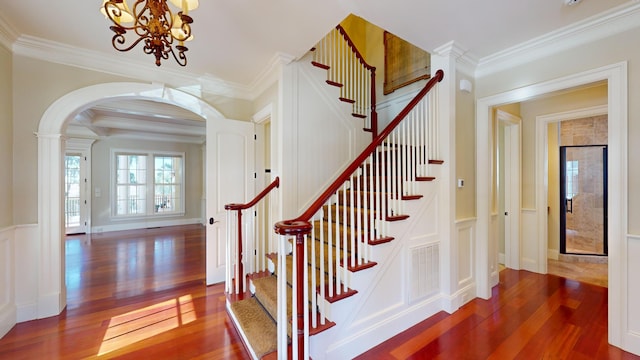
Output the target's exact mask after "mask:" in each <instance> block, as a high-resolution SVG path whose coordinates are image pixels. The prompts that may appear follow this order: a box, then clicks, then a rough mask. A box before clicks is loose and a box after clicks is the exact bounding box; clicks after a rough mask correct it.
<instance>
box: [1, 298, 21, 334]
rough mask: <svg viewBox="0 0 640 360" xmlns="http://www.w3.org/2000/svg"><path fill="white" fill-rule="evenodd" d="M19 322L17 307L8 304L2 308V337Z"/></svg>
mask: <svg viewBox="0 0 640 360" xmlns="http://www.w3.org/2000/svg"><path fill="white" fill-rule="evenodd" d="M16 322H17V315H16V308H15V306H12V305H6V306H4V307H2V308H1V309H0V339H2V337H3V336H5V335H6V334H7V333H8V332H9V330H11V329H12V328H13V326H14V325H15V324H16Z"/></svg>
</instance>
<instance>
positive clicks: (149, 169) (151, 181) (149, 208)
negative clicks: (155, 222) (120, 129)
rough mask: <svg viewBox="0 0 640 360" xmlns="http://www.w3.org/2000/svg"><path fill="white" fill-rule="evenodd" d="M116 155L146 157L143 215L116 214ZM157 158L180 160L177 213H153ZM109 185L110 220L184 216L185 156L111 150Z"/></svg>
mask: <svg viewBox="0 0 640 360" xmlns="http://www.w3.org/2000/svg"><path fill="white" fill-rule="evenodd" d="M118 155H139V156H146V157H147V164H146V182H145V187H146V189H145V191H146V203H145V209H146V212H145V213H144V214H123V215H120V214H118V213H117V206H118V194H117V187H118V181H117V170H118V169H117V156H118ZM157 156H169V157H180V158H181V159H182V161H181V162H182V171H180V179H179V181H180V182H179V184H177V183H176V185H178V186H180V190H179V191H180V193H181V194H182V196H181V197H180V199H179V201H178V204H179V207H178V210H177V211H171V212H169V211H166V212H155V185H156V184H155V158H156V157H157ZM110 162H111V166H110V172H109V177H110V183H111V186H110V187H111V194H110V199H109V201H110V203H111V218H112V220H127V219H141V218H161V217H175V216H184V214H185V198H186V192H185V191H186V189H185V176H186V164H187V163H186V154H185V153H184V152H173V151H161V150H140V149H137V150H134V149H111V154H110Z"/></svg>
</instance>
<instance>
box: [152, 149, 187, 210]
mask: <svg viewBox="0 0 640 360" xmlns="http://www.w3.org/2000/svg"><path fill="white" fill-rule="evenodd" d="M154 164H155V165H154V171H155V173H156V177H155V184H154V189H155V191H154V195H155V196H154V199H155V200H154V208H155V212H157V213H160V212H175V211H177V210H179V208H177V207H178V206H179V204H180V202H181V199H182V157H178V156H155V158H154Z"/></svg>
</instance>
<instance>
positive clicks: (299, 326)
mask: <svg viewBox="0 0 640 360" xmlns="http://www.w3.org/2000/svg"><path fill="white" fill-rule="evenodd" d="M274 229H275V232H276V234H278V235H284V236H292V237H295V239H296V244H295V250H294V251H295V255H296V256H295V259H296V263H295V269H294V271H295V279H296V283H295V285H296V291H295V292H294V296H295V299H294V301H295V304H296V310H297V311H296V314H294V316H295V317H296V319H295V322H294V321H293V319H292V323H294V324H296V336H297V339H298V359H304V353H305V342H304V332H305V329H304V291H305V286H304V278H305V276H304V275H305V272H306V269H307V267H306V266H305V263H304V260H305V257H304V253H305V243H304V239H305V236H306V235H309V234H310V233H311V230H312V229H313V226H312V225H311V223H310V222H308V221H302V220H285V221H280V222H278V223H276V225H275V227H274Z"/></svg>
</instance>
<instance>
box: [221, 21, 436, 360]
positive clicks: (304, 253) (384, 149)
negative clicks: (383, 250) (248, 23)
mask: <svg viewBox="0 0 640 360" xmlns="http://www.w3.org/2000/svg"><path fill="white" fill-rule="evenodd" d="M337 31H338V32H340V31H341V30H340V28H339V27H338V28H337ZM345 35H346V34H345ZM330 36H333V35H330ZM345 38H346V39H347V43H349V40H348V37H345ZM321 44H322V42H321ZM319 45H320V44H319ZM325 47H330V48H335V45H333V44H331V45H328V46H327V45H325ZM317 48H318V47H316V49H314V50H316V51H317ZM356 52H357V50H356ZM321 58H322V56H320V57H319V58H316V59H314V61H313V65H314V66H316V67H319V68H323V69H326V70H327V71H328V73H329V80H327V83H328V84H330V85H334V86H337V87H339V88H348V87H346V86H345V87H343V86H341V85H342V84H341V83H340V82H338V81H336V80H334V79H332V77H331V73H332V71H331V66H329V65H326V64H323V63H322V62H320V61H318V60H320V59H321ZM365 64H366V63H365ZM334 73H335V72H334ZM337 73H341V71H337ZM372 73H373V74H374V73H375V69H373V72H372ZM372 77H373V82H374V83H375V75H373V76H372ZM442 77H443V73H442V72H441V71H439V72H438V73H437V74H435V76H434V77H433V78H432V79H431V81H429V83H428V84H427V85H426V86H425V88H424V89H423V90H422V91H421V92H420V93H419V94H418V95H417V96H416V97H415V98H414V99H413V100H412V101H411V102H410V103H409V104H408V105H407V106H406V107H405V109H403V111H401V112H400V114H399V115H398V116H397V117H396V118H395V119H393V121H391V123H390V124H389V125H388V126H387V127H386V128H385V129H384V130H383V131H382V132H381V133H380V134H377V124H376V120H377V119H376V117H377V115H375V105H372V104H371V103H367V102H368V101H370V100H371V96H361V95H355V96H353V97H358V98H359V100H349V99H350V98H347V97H345V96H346V95H348V94H352V95H353V94H356V93H363V92H362V91H360V92H358V91H355V90H345V91H346V92H345V93H344V94H345V95H344V96H343V94H342V93H341V96H340V100H342V101H344V102H348V103H351V104H353V109H354V110H353V113H352V114H353V116H355V117H356V118H363V119H365V127H364V129H365V131H371V132H372V134H373V137H374V140H373V141H372V142H371V144H370V145H369V146H368V147H367V148H366V149H365V150H364V151H363V152H362V153H361V154H360V156H358V157H357V158H356V159H355V160H354V161H353V162H352V163H351V165H350V166H348V167H347V169H346V170H345V171H344V172H343V174H342V176H340V177H339V178H338V179H336V180H335V181H334V182H333V184H332V185H331V186H329V187H328V188H327V189H326V190H325V192H324V193H322V194H321V195H320V196H319V198H318V199H317V200H316V201H315V202H314V203H313V204H312V205H311V206H310V207H309V209H308V210H307V211H305V213H304V214H302V215H300V216H299V217H298V218H296V219H294V220H288V221H282V222H279V223H277V224H276V226H275V230H276V233H277V234H278V235H279V236H277V237H276V239H275V241H274V240H269V241H265V243H264V244H263V245H252V247H251V250H253V251H251V250H247V249H246V247H247V245H246V244H248V243H251V242H255V241H256V239H257V236H256V234H255V231H254V234H253V236H252V237H253V239H252V240H250V241H248V240H247V239H244V238H243V237H242V231H243V230H242V229H243V225H242V221H241V219H242V212H241V211H253V210H252V209H253V207H252V206H255V204H256V203H258V202H259V201H260V199H262V197H264V196H266V194H268V193H269V191H271V190H273V189H274V188H275V187H274V186H271V188H270V189H269V191H267V189H265V191H263V192H262V193H261V195H259V197H260V199H258V198H256V199H254V200H253V201H252V202H251V203H249V204H251V206H246V205H249V204H246V205H233V204H232V205H229V206H228V210H234V211H238V213H237V214H238V215H237V217H236V218H235V219H236V220H235V222H233V221H232V223H234V224H237V225H238V226H237V229H238V230H237V234H236V235H238V234H239V236H238V237H237V238H238V239H237V240H232V242H233V241H235V242H237V244H238V247H237V248H232V249H231V253H234V254H235V255H233V256H230V257H229V258H228V262H227V264H229V265H228V268H233V271H229V276H228V278H227V293H228V294H229V295H228V309H229V312H230V315H231V317H232V318H233V320H234V323H235V324H236V326H237V327H238V328H239V332H240V333H241V335H242V337H243V340H244V342H245V345H246V347H247V350H248V351H249V353H250V354H251V356H252V357H253V358H255V359H261V358H276V357H277V358H284V356H285V354H283V353H280V354H278V350H279V349H280V350H282V351H285V349H287V350H286V351H287V353H288V354H287V355H288V357H297V358H299V359H300V358H309V337H310V336H313V335H316V334H319V333H321V332H323V331H326V330H328V329H330V328H332V327H333V326H335V325H336V324H335V322H333V321H332V316H331V314H332V307H333V304H335V303H338V302H339V301H340V300H344V299H347V298H350V297H352V296H354V295H355V294H357V293H358V289H354V288H353V286H352V285H351V283H352V278H353V274H354V273H357V272H360V271H366V269H369V268H372V267H374V266H376V265H377V263H378V262H379V261H384V259H374V258H373V257H372V249H373V247H376V246H378V245H381V244H385V243H389V242H391V241H393V240H394V236H393V235H394V234H392V233H390V232H389V227H390V224H392V223H396V222H402V221H405V220H407V219H408V218H409V216H410V214H408V212H407V211H406V209H405V207H406V203H407V202H412V201H420V200H421V199H422V195H421V194H419V193H417V191H416V189H417V188H419V186H417V184H418V183H421V182H431V181H433V180H435V177H434V176H432V175H431V173H430V170H429V168H430V167H432V166H437V165H438V164H441V163H442V161H439V160H434V159H435V158H437V145H436V144H437V139H436V134H437V125H436V123H435V119H434V111H433V110H432V108H431V107H430V103H433V102H435V100H434V99H433V97H432V96H433V95H429V96H427V95H428V94H433V92H432V93H430V92H429V91H430V90H431V89H432V88H433V87H434V86H435V85H436V83H437V82H439V81H440V80H441V79H442ZM361 78H367V77H366V76H361ZM369 85H370V83H369ZM341 91H342V90H341ZM372 93H373V94H374V95H373V98H374V99H375V89H374V90H373V91H372ZM363 101H364V103H366V104H367V105H365V106H363V105H362V104H361V102H363ZM363 109H370V110H371V113H370V115H369V116H366V115H364V116H363V112H364V111H363ZM367 118H369V120H367ZM247 209H248V210H247ZM232 228H233V227H232ZM262 241H264V240H262ZM243 244H245V245H243ZM243 247H244V248H245V250H244V251H243ZM256 249H261V250H262V251H261V252H260V254H264V258H266V259H267V260H268V261H267V262H266V263H265V266H260V265H255V264H253V263H254V262H256V261H257V262H259V260H254V258H257V257H260V256H261V255H260V254H258V251H256ZM252 253H253V254H252ZM243 256H246V257H248V258H251V260H248V259H243ZM247 261H249V262H250V263H252V264H253V265H251V266H250V269H249V270H248V271H246V270H245V269H244V262H247ZM247 287H248V288H249V289H248V290H246V289H247ZM294 354H295V355H294Z"/></svg>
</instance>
